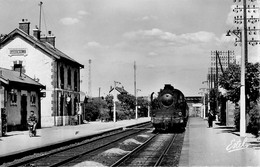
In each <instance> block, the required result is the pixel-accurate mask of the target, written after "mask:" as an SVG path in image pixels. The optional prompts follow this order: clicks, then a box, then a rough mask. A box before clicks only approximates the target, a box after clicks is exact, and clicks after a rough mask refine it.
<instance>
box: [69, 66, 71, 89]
mask: <svg viewBox="0 0 260 167" xmlns="http://www.w3.org/2000/svg"><path fill="white" fill-rule="evenodd" d="M68 86H71V70H70V68H69V69H68Z"/></svg>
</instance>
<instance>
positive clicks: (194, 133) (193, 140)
mask: <svg viewBox="0 0 260 167" xmlns="http://www.w3.org/2000/svg"><path fill="white" fill-rule="evenodd" d="M187 126H188V127H187V130H186V132H185V138H184V143H183V148H182V153H181V158H180V163H179V166H260V147H259V144H260V140H259V138H255V137H254V136H253V135H251V134H247V136H246V137H244V138H242V137H240V136H239V133H238V132H234V131H233V128H231V127H224V126H218V125H216V124H214V126H213V128H208V127H207V126H208V125H207V121H206V120H203V119H202V118H190V119H189V123H188V125H187Z"/></svg>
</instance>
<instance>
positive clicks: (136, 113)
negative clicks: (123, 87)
mask: <svg viewBox="0 0 260 167" xmlns="http://www.w3.org/2000/svg"><path fill="white" fill-rule="evenodd" d="M138 91H141V89H136V96H135V119H137V118H138V112H137V111H138V106H137V105H138V103H137V93H138Z"/></svg>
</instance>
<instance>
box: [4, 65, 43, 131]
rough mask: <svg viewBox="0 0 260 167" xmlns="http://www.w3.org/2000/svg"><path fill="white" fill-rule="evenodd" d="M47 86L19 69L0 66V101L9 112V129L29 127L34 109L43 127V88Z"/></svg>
mask: <svg viewBox="0 0 260 167" xmlns="http://www.w3.org/2000/svg"><path fill="white" fill-rule="evenodd" d="M43 89H45V86H43V85H41V84H40V83H38V82H36V81H35V80H33V79H32V78H30V77H29V76H27V75H25V74H22V73H21V72H19V71H13V70H8V69H4V68H0V103H1V109H2V110H3V109H5V111H6V112H5V113H6V114H7V127H8V128H7V129H8V131H12V130H25V129H27V118H28V116H29V114H30V111H34V113H35V114H36V116H37V118H38V127H41V99H40V98H41V96H40V95H41V90H43Z"/></svg>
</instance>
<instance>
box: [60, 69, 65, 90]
mask: <svg viewBox="0 0 260 167" xmlns="http://www.w3.org/2000/svg"><path fill="white" fill-rule="evenodd" d="M60 87H61V89H64V68H63V66H61V67H60Z"/></svg>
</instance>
